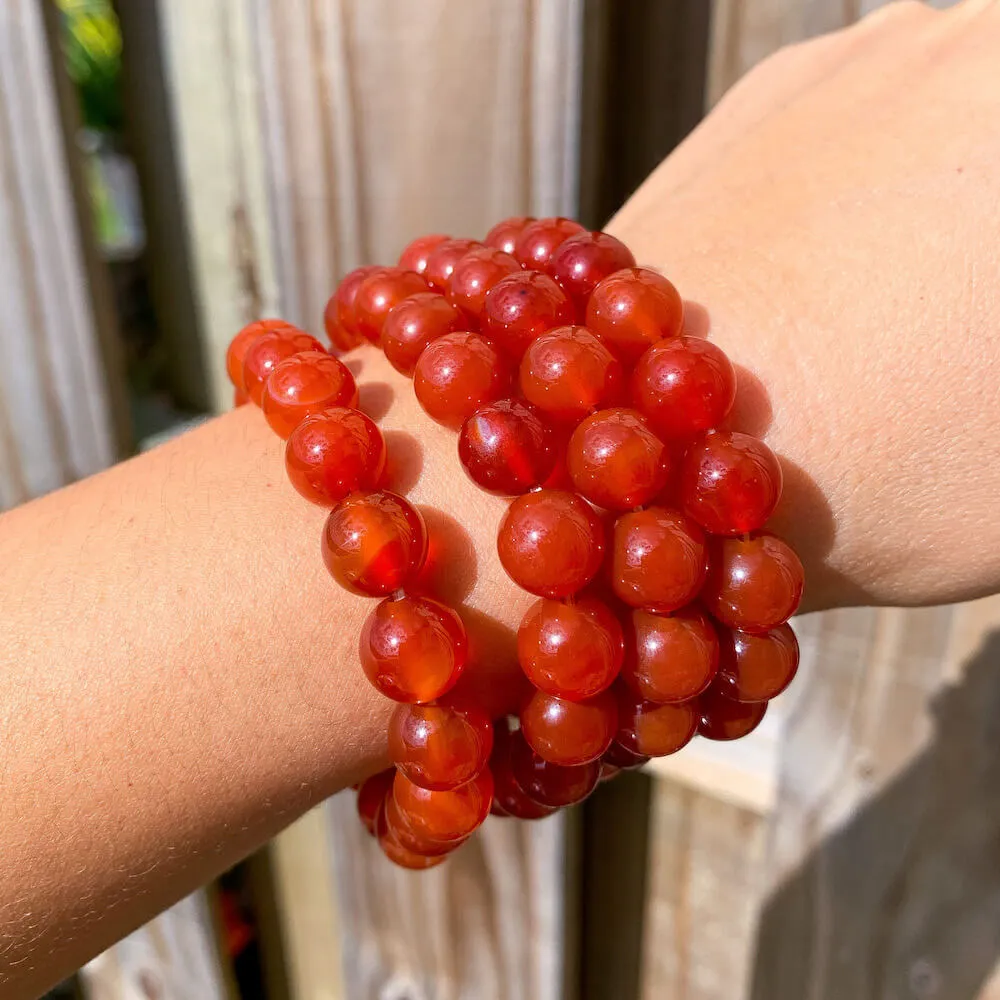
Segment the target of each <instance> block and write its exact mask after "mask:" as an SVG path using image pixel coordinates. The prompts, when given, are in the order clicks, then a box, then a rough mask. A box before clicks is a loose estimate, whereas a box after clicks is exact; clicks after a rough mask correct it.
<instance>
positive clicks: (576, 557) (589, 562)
mask: <svg viewBox="0 0 1000 1000" xmlns="http://www.w3.org/2000/svg"><path fill="white" fill-rule="evenodd" d="M497 550H498V552H499V553H500V562H501V563H502V564H503V568H504V569H505V570H506V571H507V574H508V575H509V576H510V578H511V579H512V580H513V581H514V582H515V583H516V584H517V585H518V586H519V587H523V588H524V589H525V590H527V591H529V592H530V593H532V594H537V595H538V596H539V597H568V596H569V595H570V594H575V593H576V592H577V591H578V590H582V589H583V588H584V587H585V586H586V585H587V584H588V583H590V581H591V580H592V579H593V578H594V574H595V573H596V572H597V571H598V569H599V568H600V566H601V561H602V560H603V558H604V526H603V525H602V524H601V521H600V519H599V518H598V516H597V515H596V514H595V513H594V511H593V510H592V508H591V507H590V505H589V504H588V503H587V502H586V501H585V500H582V499H581V498H580V497H578V496H577V495H576V494H574V493H566V492H564V491H563V490H538V491H536V492H534V493H526V494H525V495H524V496H520V497H518V498H517V499H516V500H515V501H514V502H513V503H512V504H511V505H510V507H508V508H507V513H506V514H504V517H503V520H502V521H501V522H500V528H499V531H498V533H497Z"/></svg>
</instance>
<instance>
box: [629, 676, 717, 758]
mask: <svg viewBox="0 0 1000 1000" xmlns="http://www.w3.org/2000/svg"><path fill="white" fill-rule="evenodd" d="M698 705H699V702H697V701H686V702H682V703H681V704H679V705H658V704H656V702H652V701H646V700H645V699H643V698H640V697H639V696H638V695H636V694H635V693H634V692H633V691H631V690H629V688H627V687H626V686H625V685H621V686H620V687H619V688H618V732H617V733H616V734H615V740H616V741H617V742H618V743H620V744H621V745H622V746H623V747H624V748H625V749H626V750H629V751H631V752H632V753H634V754H640V755H641V756H643V757H666V756H667V755H668V754H672V753H676V752H677V751H678V750H680V749H681V747H683V746H686V745H687V744H688V743H690V742H691V739H692V738H693V737H694V734H695V732H696V731H697V729H698V710H697V706H698Z"/></svg>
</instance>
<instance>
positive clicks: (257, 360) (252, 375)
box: [243, 326, 326, 406]
mask: <svg viewBox="0 0 1000 1000" xmlns="http://www.w3.org/2000/svg"><path fill="white" fill-rule="evenodd" d="M303 351H319V352H321V353H323V354H325V353H326V351H325V350H324V348H323V345H322V344H321V343H320V342H319V341H318V340H317V339H316V338H315V337H312V336H310V335H309V334H308V333H306V332H305V331H304V330H299V329H298V328H297V327H294V326H286V327H282V328H281V329H279V330H271V331H270V332H269V333H265V334H262V335H261V336H260V337H258V338H257V339H256V340H255V341H254V342H253V343H252V344H251V345H250V346H249V347H248V348H247V352H246V354H245V355H244V357H243V382H244V387H245V388H246V391H247V395H248V396H249V397H250V399H251V400H252V401H253V402H254V403H255V404H256V405H257V406H260V405H261V402H262V401H263V398H264V385H265V383H266V382H267V380H268V379H269V378H270V377H271V372H273V371H274V369H275V368H276V367H277V366H278V365H279V364H281V362H282V361H284V360H285V359H286V358H290V357H293V356H294V355H296V354H302V353H303Z"/></svg>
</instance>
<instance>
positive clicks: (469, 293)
mask: <svg viewBox="0 0 1000 1000" xmlns="http://www.w3.org/2000/svg"><path fill="white" fill-rule="evenodd" d="M520 273H521V265H520V264H519V263H518V262H517V261H516V260H515V259H514V258H513V257H512V256H511V255H510V254H509V253H504V252H503V251H502V250H494V249H493V247H474V248H473V249H472V250H470V251H469V252H468V253H467V254H466V255H465V256H464V257H462V258H461V259H460V260H459V261H457V263H456V264H455V268H454V270H453V271H452V272H451V277H449V278H448V286H447V288H446V290H445V294H446V295H447V296H448V301H449V302H450V303H451V304H452V305H453V306H456V307H457V308H459V309H461V310H462V313H463V314H464V315H465V316H469V317H471V318H472V320H473V321H474V322H475V323H476V324H477V325H478V324H479V322H480V319H481V317H482V314H483V309H484V307H485V305H486V293H487V292H488V291H489V290H490V289H491V288H493V287H494V286H495V285H496V284H497V282H499V281H500V280H501V279H502V278H506V277H507V276H508V275H510V274H520Z"/></svg>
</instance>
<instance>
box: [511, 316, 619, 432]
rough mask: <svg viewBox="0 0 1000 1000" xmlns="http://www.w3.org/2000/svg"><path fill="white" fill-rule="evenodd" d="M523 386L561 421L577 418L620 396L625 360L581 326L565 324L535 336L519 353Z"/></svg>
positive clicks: (531, 398)
mask: <svg viewBox="0 0 1000 1000" xmlns="http://www.w3.org/2000/svg"><path fill="white" fill-rule="evenodd" d="M520 377H521V392H523V393H524V398H525V399H527V400H528V402H530V403H534V405H535V406H537V407H538V408H539V409H540V410H541V411H542V412H543V413H545V414H547V415H548V416H549V417H551V418H552V419H553V420H557V421H560V422H561V423H567V424H576V423H579V422H580V421H581V420H582V419H583V418H584V417H586V416H587V415H588V414H589V413H593V412H594V410H599V409H601V408H602V407H605V406H609V405H611V404H613V403H615V402H617V401H618V400H619V398H620V397H621V393H622V382H623V375H622V366H621V364H620V362H619V361H618V359H617V358H616V357H615V356H614V355H613V354H612V353H611V352H610V351H609V350H608V349H607V348H606V347H605V346H604V345H603V344H602V343H601V342H600V341H599V340H598V339H597V338H596V337H595V336H594V335H593V334H592V333H591V332H590V331H589V330H588V329H587V328H586V327H583V326H561V327H557V328H556V329H555V330H549V331H548V332H546V333H543V334H542V335H541V336H539V337H536V338H535V339H534V340H533V341H532V342H531V343H530V344H529V345H528V347H527V349H526V350H525V352H524V357H523V358H522V359H521V371H520Z"/></svg>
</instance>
